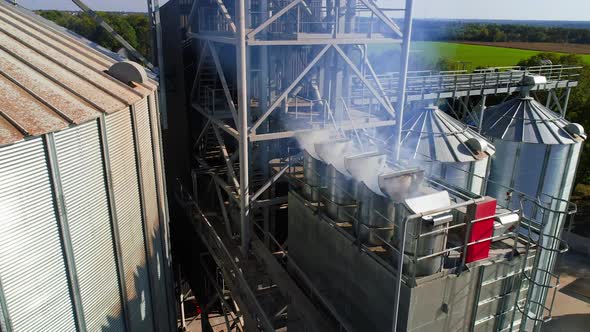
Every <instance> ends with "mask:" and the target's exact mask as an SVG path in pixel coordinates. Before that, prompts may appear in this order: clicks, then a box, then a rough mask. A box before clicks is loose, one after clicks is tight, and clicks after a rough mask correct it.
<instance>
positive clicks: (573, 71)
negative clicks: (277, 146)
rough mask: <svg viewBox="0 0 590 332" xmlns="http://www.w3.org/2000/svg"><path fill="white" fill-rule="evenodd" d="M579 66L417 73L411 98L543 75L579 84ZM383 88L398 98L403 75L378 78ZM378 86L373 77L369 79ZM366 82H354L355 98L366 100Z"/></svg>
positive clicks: (491, 86)
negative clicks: (363, 95)
mask: <svg viewBox="0 0 590 332" xmlns="http://www.w3.org/2000/svg"><path fill="white" fill-rule="evenodd" d="M580 69H581V67H579V66H563V65H550V66H534V67H495V68H488V69H478V70H476V71H474V72H472V73H466V72H463V71H459V72H434V71H417V72H409V73H408V81H407V93H408V95H420V94H427V93H437V92H448V91H465V90H484V89H485V90H489V89H492V90H495V89H499V88H510V87H517V86H520V85H521V83H522V80H523V78H524V77H525V76H526V75H530V74H533V75H541V76H545V77H546V78H547V81H548V82H562V81H577V80H578V78H579V76H580ZM377 78H378V79H379V81H380V83H381V85H382V86H383V87H384V89H385V91H386V93H387V95H390V96H395V95H396V93H397V88H398V85H399V73H396V72H392V73H387V74H383V75H378V76H377ZM366 79H367V80H369V81H370V82H374V80H373V78H372V77H370V76H367V77H366ZM363 89H364V88H363V82H362V81H361V80H360V79H358V78H356V77H355V78H354V79H353V96H357V97H360V96H362V91H363Z"/></svg>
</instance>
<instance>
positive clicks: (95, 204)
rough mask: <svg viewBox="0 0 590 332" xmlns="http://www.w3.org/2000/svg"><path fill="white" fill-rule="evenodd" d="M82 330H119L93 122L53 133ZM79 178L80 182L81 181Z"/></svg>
mask: <svg viewBox="0 0 590 332" xmlns="http://www.w3.org/2000/svg"><path fill="white" fill-rule="evenodd" d="M55 149H56V155H57V160H58V169H59V173H60V180H61V185H62V191H63V197H64V203H65V209H66V212H67V219H68V226H69V231H70V239H71V242H72V249H73V250H72V251H73V255H74V260H75V267H76V273H77V275H78V284H79V288H80V297H81V302H82V307H83V308H84V320H85V323H86V324H85V325H86V328H87V329H88V330H90V331H99V330H100V329H101V327H103V326H109V327H110V329H112V330H113V331H122V330H123V329H124V320H123V316H122V301H121V297H120V289H119V280H118V276H117V261H116V257H115V252H114V250H113V248H114V246H113V237H112V231H111V229H112V228H111V211H110V207H109V200H108V196H107V187H106V185H107V183H106V181H105V168H104V163H103V158H102V147H101V140H100V131H99V127H98V122H97V121H92V122H91V123H87V124H84V125H82V126H78V127H74V128H72V129H69V130H64V131H62V132H59V133H56V134H55ZM82 179H83V181H82Z"/></svg>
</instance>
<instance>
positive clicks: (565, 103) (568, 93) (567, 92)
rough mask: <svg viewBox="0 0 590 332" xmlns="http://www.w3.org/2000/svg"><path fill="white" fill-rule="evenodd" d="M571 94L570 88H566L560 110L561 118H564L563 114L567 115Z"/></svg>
mask: <svg viewBox="0 0 590 332" xmlns="http://www.w3.org/2000/svg"><path fill="white" fill-rule="evenodd" d="M571 93H572V88H570V87H568V88H567V89H566V90H565V100H564V101H563V107H562V108H561V109H562V111H563V112H562V114H561V116H563V117H565V114H566V113H567V105H568V104H569V102H570V94H571Z"/></svg>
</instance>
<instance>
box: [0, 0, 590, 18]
mask: <svg viewBox="0 0 590 332" xmlns="http://www.w3.org/2000/svg"><path fill="white" fill-rule="evenodd" d="M0 1H4V0H0ZM17 1H18V2H19V3H20V4H21V5H23V6H25V7H27V8H31V9H70V10H72V9H76V7H75V5H74V4H73V3H72V1H71V0H17ZM166 1H167V0H160V4H163V3H165V2H166ZM403 2H404V1H403V0H378V3H379V4H381V6H384V7H389V8H395V7H398V6H399V5H400V3H403ZM85 3H86V4H87V5H89V6H90V7H91V8H93V9H96V10H124V11H146V10H147V9H146V7H147V6H146V3H147V2H146V0H85ZM414 3H415V5H414V6H415V17H428V18H483V19H527V20H578V21H590V0H559V1H556V0H414Z"/></svg>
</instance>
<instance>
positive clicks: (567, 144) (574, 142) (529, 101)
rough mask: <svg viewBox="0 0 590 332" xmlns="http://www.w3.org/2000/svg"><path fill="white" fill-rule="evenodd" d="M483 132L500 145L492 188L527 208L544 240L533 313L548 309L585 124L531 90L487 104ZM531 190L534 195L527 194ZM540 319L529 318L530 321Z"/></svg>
mask: <svg viewBox="0 0 590 332" xmlns="http://www.w3.org/2000/svg"><path fill="white" fill-rule="evenodd" d="M482 133H483V134H484V135H485V136H487V137H489V138H490V139H491V141H492V142H493V144H494V145H495V146H496V155H495V156H494V158H492V161H491V167H490V176H489V182H488V185H487V194H488V195H490V196H493V197H495V198H497V199H498V204H500V205H503V206H507V207H510V208H514V209H521V208H522V209H523V215H524V221H523V223H522V224H523V225H524V226H523V227H524V228H522V229H521V232H523V234H528V236H530V237H531V238H532V240H533V241H535V242H536V243H537V244H538V247H537V248H536V250H537V253H536V256H537V257H536V260H535V265H534V267H533V269H532V270H531V272H530V275H531V278H532V280H533V283H532V284H531V291H530V292H529V301H527V303H529V304H528V305H527V307H525V308H524V310H526V312H528V314H527V316H528V317H537V318H540V317H542V316H543V315H544V310H545V309H544V306H543V305H542V304H543V303H545V299H546V296H547V294H548V291H549V289H550V288H551V287H552V286H551V278H552V275H551V271H552V269H553V265H554V263H555V259H556V256H557V254H558V253H559V248H560V240H559V238H560V232H561V229H562V228H563V225H564V223H565V218H566V216H567V213H568V209H569V205H570V204H569V203H568V201H567V200H568V199H569V197H570V194H571V191H572V188H573V184H574V179H575V173H576V168H577V165H578V160H579V158H580V152H581V149H582V142H583V140H584V139H585V138H586V135H585V133H584V129H583V128H582V126H580V125H578V124H574V123H570V122H568V121H567V120H565V119H564V118H563V117H562V116H561V115H560V114H557V113H555V112H553V111H551V110H550V109H548V108H546V107H545V106H543V105H541V104H540V103H539V102H537V101H536V100H534V99H533V98H531V97H530V96H528V93H527V92H526V91H524V92H523V93H522V95H521V96H520V97H518V98H515V99H512V100H509V101H507V102H504V103H502V104H499V105H496V106H494V107H490V108H488V109H486V111H485V115H484V119H483V123H482ZM525 196H528V198H524V197H525ZM534 324H537V323H536V320H534V319H531V320H528V321H527V323H526V325H527V326H530V325H534Z"/></svg>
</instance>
